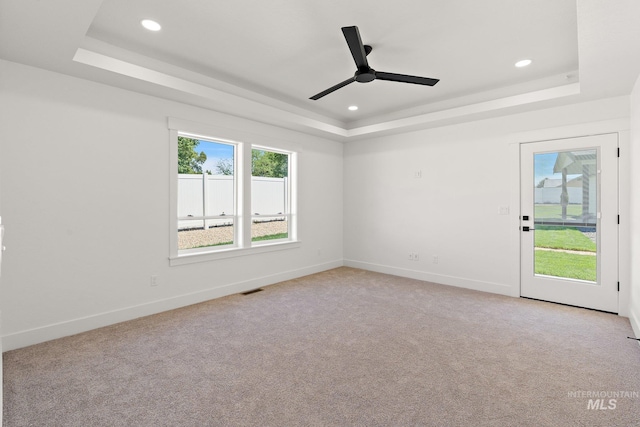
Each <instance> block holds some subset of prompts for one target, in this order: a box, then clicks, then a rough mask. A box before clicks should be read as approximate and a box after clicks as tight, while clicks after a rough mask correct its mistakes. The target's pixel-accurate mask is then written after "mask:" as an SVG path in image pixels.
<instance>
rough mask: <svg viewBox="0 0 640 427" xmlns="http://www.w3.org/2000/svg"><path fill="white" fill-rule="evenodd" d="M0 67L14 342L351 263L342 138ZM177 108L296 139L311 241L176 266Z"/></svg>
mask: <svg viewBox="0 0 640 427" xmlns="http://www.w3.org/2000/svg"><path fill="white" fill-rule="evenodd" d="M0 73H1V74H2V79H1V80H0V117H1V118H0V120H1V121H0V132H1V133H0V141H1V143H2V158H1V159H0V173H1V175H2V182H3V187H2V202H3V212H2V214H3V217H2V219H3V222H4V223H5V225H6V229H7V233H6V246H7V247H8V248H9V250H7V252H5V259H4V261H5V262H4V263H3V271H2V279H1V280H2V291H1V300H2V302H1V309H2V315H3V318H4V322H3V334H4V339H3V341H4V345H5V348H4V349H5V350H8V349H12V348H17V347H21V346H24V345H28V344H32V343H36V342H40V341H45V340H48V339H52V338H56V337H59V336H64V335H68V334H72V333H76V332H80V331H84V330H88V329H91V328H94V327H98V326H103V325H106V324H110V323H114V322H117V321H122V320H127V319H130V318H134V317H138V316H141V315H146V314H150V313H154V312H158V311H162V310H166V309H171V308H174V307H178V306H181V305H186V304H191V303H195V302H198V301H202V300H206V299H210V298H213V297H217V296H220V295H225V294H230V293H236V292H239V291H243V290H248V289H251V288H255V287H257V286H263V285H267V284H270V283H274V282H277V281H280V280H283V279H288V278H292V277H298V276H301V275H305V274H309V273H313V272H316V271H321V270H324V269H328V268H333V267H335V266H339V265H342V258H343V253H342V229H343V226H342V218H343V207H342V203H343V195H342V182H343V177H342V171H343V147H342V144H340V143H336V142H332V141H328V140H324V139H321V138H316V137H311V136H307V135H303V134H300V133H296V132H292V131H287V130H283V129H280V128H276V127H273V126H268V125H264V124H261V123H257V122H253V121H249V120H245V119H240V118H237V117H233V116H229V115H224V114H219V113H215V112H211V111H207V110H204V109H200V108H196V107H191V106H187V105H184V104H180V103H176V102H170V101H166V100H162V99H158V98H153V97H150V96H145V95H141V94H137V93H133V92H128V91H125V90H121V89H116V88H113V87H108V86H104V85H100V84H96V83H92V82H88V81H84V80H80V79H76V78H73V77H68V76H63V75H59V74H55V73H51V72H48V71H44V70H40V69H36V68H31V67H27V66H23V65H18V64H15V63H10V62H6V61H0ZM168 116H171V117H179V118H182V119H186V120H191V121H195V122H200V123H205V124H208V125H215V126H220V127H224V128H226V129H241V130H242V132H252V133H254V134H259V135H267V136H269V137H270V138H272V139H274V140H278V139H281V140H284V141H287V142H288V143H289V144H291V143H294V144H295V145H296V146H297V147H299V148H300V150H301V151H300V155H299V186H298V187H299V213H300V215H299V236H300V238H301V240H302V245H301V247H300V248H297V249H290V250H283V251H277V252H271V253H267V254H261V255H251V256H245V257H236V258H230V259H225V260H220V261H215V262H203V263H197V264H190V265H184V266H178V267H169V263H168V256H169V221H170V218H169V167H170V166H169V137H168V130H167V117H168ZM87 174H91V175H92V179H91V180H85V179H83V176H86V175H87ZM318 176H323V177H324V179H323V180H318V179H317V177H318ZM8 177H12V179H11V180H8V179H7V178H8ZM14 177H19V179H16V178H14ZM43 183H44V185H43ZM35 224H40V225H39V226H38V225H35ZM319 249H321V250H319ZM151 275H157V276H158V282H159V285H158V286H156V287H151V286H150V276H151Z"/></svg>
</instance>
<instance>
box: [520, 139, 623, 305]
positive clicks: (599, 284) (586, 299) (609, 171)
mask: <svg viewBox="0 0 640 427" xmlns="http://www.w3.org/2000/svg"><path fill="white" fill-rule="evenodd" d="M520 149H521V164H520V168H521V177H520V183H521V187H522V189H521V195H520V196H521V213H522V215H528V216H529V220H524V217H523V219H522V224H521V225H522V227H521V228H526V227H525V226H527V227H529V228H530V229H531V230H534V229H535V228H537V227H535V226H534V223H533V219H534V217H535V213H534V195H533V188H534V187H535V185H536V183H535V182H534V180H533V173H534V165H533V158H534V155H535V154H536V153H550V152H565V151H567V150H571V151H576V150H579V151H583V150H595V151H596V152H597V153H598V154H597V159H596V160H597V164H596V165H595V167H594V169H593V172H594V177H597V178H596V181H595V182H594V183H593V184H592V186H594V185H595V187H594V188H596V192H597V206H595V207H593V206H592V207H591V209H593V215H597V220H596V221H597V228H598V242H597V247H598V249H597V264H598V268H597V279H596V283H593V282H588V281H583V280H576V279H568V278H561V277H553V276H544V275H537V274H535V273H534V258H535V254H537V251H535V250H534V234H535V233H536V232H535V231H531V232H526V231H522V234H521V243H522V247H521V255H522V260H521V263H520V269H521V280H520V292H521V296H526V297H529V298H535V299H540V300H544V301H551V302H559V303H562V304H568V305H575V306H578V307H585V308H592V309H596V310H603V311H607V312H612V313H618V311H619V295H618V293H619V292H618V283H619V279H618V266H619V263H618V251H619V245H618V223H617V217H618V213H619V212H618V197H619V191H618V157H617V154H616V152H617V150H618V134H617V133H608V134H600V135H590V136H583V137H572V138H561V139H553V140H547V141H538V142H532V143H527V144H521V145H520ZM593 194H595V193H593ZM591 202H593V200H592V201H591ZM590 212H591V211H590ZM525 291H526V292H525Z"/></svg>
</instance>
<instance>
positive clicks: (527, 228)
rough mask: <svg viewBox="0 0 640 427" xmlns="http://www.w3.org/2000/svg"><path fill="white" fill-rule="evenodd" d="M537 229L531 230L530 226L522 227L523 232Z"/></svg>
mask: <svg viewBox="0 0 640 427" xmlns="http://www.w3.org/2000/svg"><path fill="white" fill-rule="evenodd" d="M534 230H535V228H530V227H529V226H528V225H523V226H522V231H534Z"/></svg>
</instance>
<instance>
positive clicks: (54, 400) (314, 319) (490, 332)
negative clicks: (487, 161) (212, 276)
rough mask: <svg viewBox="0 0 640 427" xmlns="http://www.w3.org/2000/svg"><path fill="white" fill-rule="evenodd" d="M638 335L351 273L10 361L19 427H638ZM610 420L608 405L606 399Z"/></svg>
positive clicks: (153, 319) (579, 316) (13, 355)
mask: <svg viewBox="0 0 640 427" xmlns="http://www.w3.org/2000/svg"><path fill="white" fill-rule="evenodd" d="M631 334H632V331H631V327H630V325H629V321H628V319H625V318H621V317H618V316H615V315H611V314H606V313H600V312H595V311H589V310H583V309H578V308H572V307H566V306H561V305H555V304H550V303H544V302H538V301H531V300H525V299H518V298H509V297H503V296H498V295H491V294H485V293H481V292H474V291H469V290H465V289H459V288H454V287H448V286H441V285H435V284H431V283H425V282H420V281H417V280H411V279H404V278H399V277H394V276H389V275H384V274H378V273H372V272H367V271H362V270H356V269H351V268H338V269H335V270H331V271H327V272H324V273H320V274H316V275H312V276H308V277H304V278H300V279H296V280H291V281H288V282H284V283H281V284H278V285H274V286H269V287H267V288H265V289H264V291H262V292H258V293H254V294H251V295H246V296H243V295H233V296H229V297H225V298H221V299H218V300H214V301H210V302H206V303H203V304H198V305H194V306H190V307H186V308H183V309H179V310H174V311H171V312H167V313H162V314H158V315H154V316H150V317H146V318H142V319H138V320H135V321H131V322H126V323H122V324H118V325H114V326H110V327H107V328H102V329H99V330H95V331H91V332H87V333H84V334H80V335H76V336H72V337H68V338H63V339H59V340H56V341H51V342H47V343H43V344H39V345H35V346H32V347H28V348H24V349H19V350H15V351H10V352H7V353H5V354H4V381H5V384H4V422H5V427H10V426H502V425H504V426H633V425H638V420H640V398H638V397H635V398H632V397H624V398H617V399H616V408H615V409H604V410H595V409H588V404H589V398H588V397H586V395H582V394H581V395H579V396H578V397H576V395H575V394H573V395H572V394H570V393H576V392H584V393H588V392H592V391H597V392H619V391H623V392H636V393H637V392H640V347H639V346H638V344H637V343H636V342H635V341H632V340H629V339H627V338H626V337H627V335H631ZM605 401H606V402H605V406H608V405H609V398H606V399H605Z"/></svg>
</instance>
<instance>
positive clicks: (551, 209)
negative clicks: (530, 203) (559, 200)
mask: <svg viewBox="0 0 640 427" xmlns="http://www.w3.org/2000/svg"><path fill="white" fill-rule="evenodd" d="M534 209H535V218H537V219H547V220H548V219H562V205H560V204H558V205H535V206H534ZM580 217H582V205H567V218H570V219H575V218H580Z"/></svg>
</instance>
